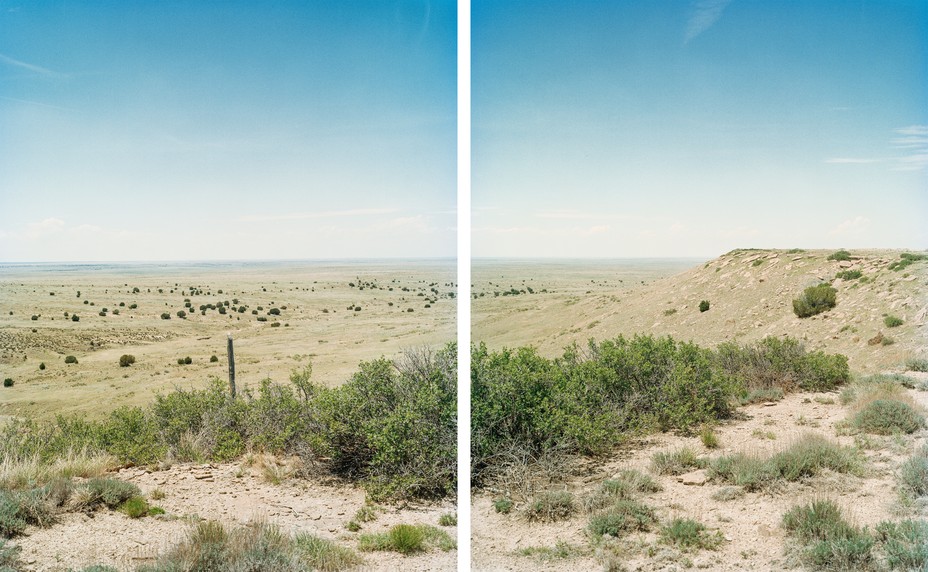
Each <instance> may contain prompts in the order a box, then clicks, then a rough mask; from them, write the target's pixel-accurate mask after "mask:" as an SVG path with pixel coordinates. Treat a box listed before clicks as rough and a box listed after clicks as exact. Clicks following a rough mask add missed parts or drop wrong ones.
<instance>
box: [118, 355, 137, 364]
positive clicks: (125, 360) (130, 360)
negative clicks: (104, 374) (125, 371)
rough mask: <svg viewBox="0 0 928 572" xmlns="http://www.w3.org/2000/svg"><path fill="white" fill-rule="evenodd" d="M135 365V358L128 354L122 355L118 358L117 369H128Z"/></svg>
mask: <svg viewBox="0 0 928 572" xmlns="http://www.w3.org/2000/svg"><path fill="white" fill-rule="evenodd" d="M134 363H135V356H134V355H129V354H123V355H121V356H119V367H129V366H130V365H132V364H134Z"/></svg>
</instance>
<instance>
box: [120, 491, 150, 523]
mask: <svg viewBox="0 0 928 572" xmlns="http://www.w3.org/2000/svg"><path fill="white" fill-rule="evenodd" d="M149 508H150V507H149V506H148V501H146V500H145V498H144V497H141V496H133V497H129V498H127V499H126V500H125V501H123V502H122V503H121V504H120V505H119V506H118V507H117V510H118V511H119V512H121V513H123V514H125V515H126V516H128V517H129V518H141V517H143V516H147V515H148V511H149Z"/></svg>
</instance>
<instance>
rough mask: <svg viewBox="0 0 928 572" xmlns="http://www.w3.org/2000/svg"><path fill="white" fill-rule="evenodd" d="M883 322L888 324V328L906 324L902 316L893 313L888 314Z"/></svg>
mask: <svg viewBox="0 0 928 572" xmlns="http://www.w3.org/2000/svg"><path fill="white" fill-rule="evenodd" d="M883 323H884V324H886V327H887V328H898V327H899V326H901V325H902V324H904V323H905V321H904V320H903V319H902V318H899V317H897V316H893V315H892V314H890V315H888V316H886V317H885V318H883Z"/></svg>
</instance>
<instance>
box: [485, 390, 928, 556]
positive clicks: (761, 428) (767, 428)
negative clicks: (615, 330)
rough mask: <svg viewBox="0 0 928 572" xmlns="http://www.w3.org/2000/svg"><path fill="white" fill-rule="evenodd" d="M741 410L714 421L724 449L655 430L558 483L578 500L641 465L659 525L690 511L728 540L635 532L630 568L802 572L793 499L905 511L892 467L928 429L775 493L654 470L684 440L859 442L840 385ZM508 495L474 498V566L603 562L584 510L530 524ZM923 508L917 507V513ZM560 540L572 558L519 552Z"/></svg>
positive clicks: (738, 448) (765, 448)
mask: <svg viewBox="0 0 928 572" xmlns="http://www.w3.org/2000/svg"><path fill="white" fill-rule="evenodd" d="M907 375H910V376H912V377H914V378H916V379H918V380H921V381H922V382H924V381H928V374H924V373H914V372H909V373H908V374H907ZM908 393H909V394H910V395H911V396H912V397H913V398H914V399H915V400H916V401H917V402H918V403H919V404H920V405H921V406H922V407H928V392H924V391H916V390H908ZM741 413H742V414H743V419H739V420H733V421H730V422H727V423H724V424H722V425H720V426H719V427H717V429H716V433H717V435H718V436H719V440H720V447H719V448H718V449H715V450H709V449H706V448H705V447H704V446H703V445H702V443H701V442H700V439H699V438H698V437H681V436H676V435H672V434H659V435H654V436H652V437H650V438H648V439H647V440H646V441H644V442H640V443H636V444H634V445H632V446H630V447H628V448H627V449H625V450H623V451H621V452H620V453H619V454H617V455H616V456H614V457H613V458H611V459H610V460H608V461H606V462H604V463H594V464H590V465H584V467H583V468H580V469H579V473H580V474H578V475H575V476H573V477H571V478H569V479H568V480H567V481H566V482H564V483H558V484H556V485H552V488H553V489H555V490H569V491H571V492H573V493H574V495H575V497H577V498H582V497H583V496H584V495H589V494H590V493H592V492H593V491H594V490H595V489H596V487H597V486H598V485H599V484H600V483H601V482H602V481H603V480H606V479H609V478H615V477H616V476H617V475H618V473H619V472H620V471H622V470H624V469H637V470H639V471H641V472H644V473H646V474H650V475H651V476H652V477H653V478H654V479H655V480H657V481H658V482H659V483H660V485H661V486H662V487H663V490H662V491H661V492H656V493H650V494H647V495H645V496H644V497H643V499H642V501H643V502H644V503H645V504H647V505H648V506H650V507H652V508H653V509H655V511H656V513H657V516H658V518H659V520H660V522H661V524H663V523H666V522H668V521H670V520H671V519H673V518H676V517H680V518H691V519H694V520H697V521H699V522H701V523H703V524H705V525H706V526H707V527H709V529H711V530H713V531H714V530H718V531H720V532H721V533H722V534H723V536H724V539H725V541H724V543H723V544H722V545H721V547H720V548H719V549H718V550H714V551H713V550H703V551H698V552H695V553H688V554H686V553H681V552H680V551H679V550H676V549H673V548H670V547H668V546H666V545H663V544H660V543H659V542H658V536H657V534H656V532H649V533H637V534H633V535H631V536H629V537H628V539H627V543H626V544H627V546H626V549H625V553H624V558H623V562H622V564H623V565H624V566H625V569H627V570H629V571H642V572H643V571H668V572H669V571H675V570H684V569H703V570H720V571H731V572H735V571H740V570H756V571H764V572H775V571H779V570H784V569H795V570H803V569H804V568H803V567H802V566H801V565H798V563H797V562H796V561H795V559H790V558H788V557H787V555H786V548H787V543H788V539H787V537H786V535H785V533H784V531H783V529H782V528H781V525H780V523H781V522H782V517H783V513H785V512H786V511H787V510H789V509H790V508H792V507H793V506H795V505H797V504H803V503H807V502H809V501H811V500H813V499H818V498H829V499H833V500H835V501H836V502H837V503H838V504H839V505H840V506H841V507H842V509H843V510H844V511H845V514H846V515H847V516H848V518H849V520H850V521H851V522H853V523H855V524H857V525H860V526H870V527H872V526H874V525H875V524H877V523H878V522H880V521H882V520H887V519H889V520H899V519H900V518H902V515H901V514H900V513H899V511H900V508H899V506H898V505H897V502H896V499H897V494H896V481H895V473H896V471H897V469H898V467H899V465H900V463H902V462H903V460H904V459H906V458H907V457H908V456H909V455H911V454H912V453H913V452H914V451H915V450H916V448H917V447H919V446H920V445H921V444H922V443H925V442H926V438H928V430H921V431H919V432H917V433H915V434H913V435H910V436H904V437H875V436H874V437H872V440H873V441H874V443H875V447H876V448H875V449H867V450H865V451H864V453H865V455H866V458H867V473H866V475H865V476H864V477H855V476H851V475H842V474H838V473H831V472H826V474H824V475H820V476H818V477H814V478H810V479H806V480H804V481H802V482H799V483H793V484H786V485H784V486H783V487H782V488H780V489H779V490H776V491H773V492H756V493H745V494H744V496H742V497H740V498H736V499H733V500H727V501H721V500H714V499H712V498H711V497H712V495H713V493H716V492H717V491H719V490H720V489H722V488H723V487H724V485H722V484H718V483H713V482H711V481H710V482H704V481H705V471H694V472H692V473H689V474H687V475H684V476H683V477H676V476H658V475H655V474H653V473H652V472H651V470H650V465H651V458H652V456H653V455H654V454H655V453H657V452H660V451H664V452H669V451H673V450H676V449H679V448H681V447H684V446H686V447H689V448H691V449H692V450H694V451H696V452H697V453H698V454H699V455H705V456H708V457H716V456H720V455H725V454H731V453H735V452H745V453H748V454H757V455H761V456H766V455H769V454H771V453H773V452H775V451H777V450H779V449H782V448H785V447H786V446H788V444H789V443H790V442H791V441H793V440H795V439H796V438H798V437H800V436H801V435H803V434H806V433H818V434H821V435H824V436H825V437H827V438H828V439H831V440H833V441H837V442H839V443H841V444H842V445H852V444H854V437H851V436H846V435H845V436H838V435H836V432H835V424H836V423H837V422H838V421H840V420H842V419H844V418H845V416H846V414H847V411H846V408H845V407H842V406H841V405H840V403H839V401H838V394H837V393H827V394H810V393H797V394H791V395H788V396H787V397H786V398H784V399H783V400H782V401H779V402H776V403H768V404H755V405H750V406H747V407H744V408H742V410H741ZM771 437H772V438H771ZM504 494H505V491H498V490H496V491H495V490H485V491H482V492H481V493H480V494H478V495H476V496H475V498H474V499H473V502H472V509H471V510H472V511H473V533H472V534H473V545H474V547H473V569H474V570H477V571H481V572H491V571H492V572H497V571H498V572H502V571H510V572H523V571H525V572H528V571H534V570H546V571H558V570H602V569H603V565H602V563H601V560H600V559H599V558H598V555H597V554H596V553H595V551H594V550H592V549H591V548H590V546H591V544H590V538H589V536H588V534H587V531H586V526H587V522H588V515H584V514H582V512H581V514H578V515H577V516H575V517H574V518H572V519H571V520H569V521H565V522H558V523H551V524H535V523H529V522H527V521H526V519H525V518H524V517H523V516H521V514H520V513H521V511H522V509H523V508H524V506H525V502H524V501H523V502H521V503H517V504H516V505H515V507H514V508H513V509H512V512H511V513H510V514H508V515H502V514H499V513H497V512H496V511H495V510H494V508H493V504H492V501H493V500H494V499H495V498H498V497H500V496H502V495H504ZM908 516H912V515H908ZM926 516H928V515H924V514H923V515H920V517H921V518H924V517H926ZM655 528H656V527H655ZM558 542H566V543H568V544H569V545H570V546H571V547H572V550H573V554H572V555H570V556H568V557H566V558H555V557H547V558H545V557H540V556H538V555H528V556H527V555H523V554H521V553H520V551H521V550H524V549H526V548H537V547H546V548H554V547H555V545H556V544H557V543H558ZM649 551H650V554H649Z"/></svg>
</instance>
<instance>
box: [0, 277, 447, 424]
mask: <svg viewBox="0 0 928 572" xmlns="http://www.w3.org/2000/svg"><path fill="white" fill-rule="evenodd" d="M454 275H455V268H454V262H453V261H436V262H423V261H414V262H403V261H396V262H371V263H354V262H351V263H342V264H337V263H307V264H298V263H242V264H235V263H229V264H222V263H217V264H208V265H207V264H189V265H170V264H165V265H154V264H146V265H132V266H121V265H100V266H83V265H69V266H65V267H54V266H37V267H7V268H4V269H3V272H2V274H0V293H2V296H0V300H2V302H0V305H2V312H0V370H2V371H0V373H2V377H3V378H7V377H9V378H12V379H13V380H14V383H15V385H14V387H13V388H10V389H9V390H7V391H5V392H4V394H3V399H2V400H0V415H6V416H17V415H31V416H36V417H49V416H54V415H56V414H59V413H69V412H80V413H83V414H89V415H91V416H94V415H98V414H100V413H104V412H107V411H109V410H111V409H113V408H115V407H117V406H119V405H142V404H146V403H148V402H150V401H151V399H152V396H153V395H154V393H155V392H159V391H160V392H166V391H170V390H171V389H173V388H174V387H181V388H185V389H188V388H191V387H202V385H203V383H204V382H205V380H206V379H208V378H209V377H210V376H218V377H221V378H223V379H225V378H227V376H228V361H227V359H226V345H227V334H228V333H231V334H232V336H233V338H234V340H235V346H234V348H235V362H236V363H235V365H236V379H237V384H238V385H239V386H240V387H247V386H252V387H255V386H256V385H257V384H258V383H259V382H260V381H261V380H262V379H265V378H271V379H272V380H274V381H278V382H286V381H287V378H288V376H289V375H290V372H291V371H292V370H294V369H298V368H302V367H303V366H305V365H306V364H308V363H312V367H313V380H314V381H316V382H318V383H321V384H323V385H327V386H334V385H338V384H341V383H342V382H343V381H344V380H345V379H347V377H348V376H349V375H351V373H353V372H354V371H355V370H356V368H357V366H358V364H359V363H360V362H361V361H365V360H371V359H376V358H379V357H381V356H385V357H387V358H393V357H395V356H397V355H398V354H399V352H400V351H401V350H402V349H404V348H413V347H421V346H432V347H439V346H441V345H443V344H445V343H447V342H449V341H452V340H454V338H455V300H454V296H455V293H456V290H457V288H456V285H455V283H454V280H455V279H454ZM352 284H353V285H352ZM136 289H138V291H136ZM188 301H189V304H190V307H186V306H185V304H187V302H188ZM225 302H228V306H226V307H224V308H225V309H224V310H222V311H224V312H225V313H224V314H221V313H220V310H219V309H218V308H219V306H220V305H221V304H223V303H225ZM132 305H137V307H134V308H133V307H132ZM204 305H212V306H213V308H207V309H206V310H205V314H204V313H203V312H202V311H201V310H200V307H201V306H204ZM427 306H428V307H427ZM353 308H360V309H359V310H357V311H356V310H354V309H353ZM104 309H106V310H107V312H106V315H105V316H101V315H100V313H101V312H102V311H103V310H104ZM240 309H244V311H240ZM273 309H277V310H279V312H280V313H279V314H278V315H273V314H269V312H272V311H273ZM410 310H412V311H410ZM179 311H183V312H186V318H184V319H181V318H179V317H178V316H177V312H179ZM117 312H118V313H117ZM66 313H67V314H68V316H69V317H65V314H66ZM163 313H167V314H168V315H169V316H170V319H167V320H166V319H162V318H161V315H162V314H163ZM73 315H77V316H78V317H79V320H80V321H78V322H74V321H72V318H71V317H70V316H73ZM33 316H35V317H36V319H32V317H33ZM259 320H260V321H259ZM123 354H130V355H134V356H135V358H136V362H135V363H134V364H132V365H131V366H129V367H120V365H119V358H120V356H121V355H123ZM68 355H73V356H74V357H76V358H77V360H78V362H77V363H76V364H65V358H66V357H67V356H68ZM214 355H215V356H216V358H217V361H210V360H211V357H212V356H214ZM186 357H190V358H191V363H190V364H184V365H180V364H178V362H177V360H178V359H184V358H186ZM42 363H44V364H45V369H44V370H43V369H40V364H42Z"/></svg>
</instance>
